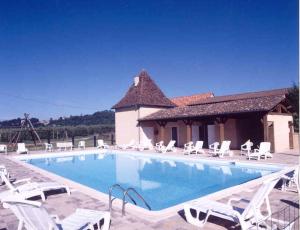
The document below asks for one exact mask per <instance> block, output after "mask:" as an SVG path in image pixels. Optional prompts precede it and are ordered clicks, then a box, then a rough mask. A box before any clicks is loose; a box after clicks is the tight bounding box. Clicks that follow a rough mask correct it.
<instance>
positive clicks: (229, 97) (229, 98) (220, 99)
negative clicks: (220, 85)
mask: <svg viewBox="0 0 300 230" xmlns="http://www.w3.org/2000/svg"><path fill="white" fill-rule="evenodd" d="M288 90H289V89H288V88H283V89H273V90H265V91H259V92H249V93H241V94H233V95H225V96H215V97H210V98H206V99H204V100H203V99H202V100H198V101H194V102H191V103H189V105H200V104H208V103H216V102H224V101H234V100H238V99H247V98H256V97H263V96H273V95H285V94H287V93H288Z"/></svg>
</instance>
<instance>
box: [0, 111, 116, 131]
mask: <svg viewBox="0 0 300 230" xmlns="http://www.w3.org/2000/svg"><path fill="white" fill-rule="evenodd" d="M21 120H22V119H21V118H17V119H12V120H6V121H0V128H2V129H4V128H5V129H6V128H19V127H20V125H21ZM30 121H31V123H32V124H33V126H34V127H49V126H54V125H55V126H80V125H87V126H89V125H109V126H111V125H114V124H115V113H114V112H113V111H111V110H104V111H100V112H95V113H94V114H91V115H80V116H70V117H60V118H58V119H52V118H51V119H50V120H49V122H48V124H47V123H46V122H44V121H40V120H39V119H38V118H30Z"/></svg>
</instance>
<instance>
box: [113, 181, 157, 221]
mask: <svg viewBox="0 0 300 230" xmlns="http://www.w3.org/2000/svg"><path fill="white" fill-rule="evenodd" d="M115 188H118V189H120V190H121V191H122V192H123V198H122V201H123V202H122V215H123V216H124V215H125V204H126V203H127V202H126V196H127V197H128V198H129V199H130V200H131V201H132V202H133V203H134V204H135V205H136V202H135V200H134V199H133V198H132V196H130V195H129V194H128V192H129V191H133V192H134V193H135V195H137V197H138V198H139V199H140V200H142V201H143V203H144V204H145V205H146V206H147V208H148V209H149V210H151V207H150V205H149V204H148V203H147V202H146V200H145V199H144V198H143V197H142V195H141V194H139V193H138V192H137V191H136V190H135V189H134V188H132V187H130V188H127V189H124V188H123V187H122V186H121V185H120V184H114V185H112V186H110V188H109V193H108V199H109V212H111V210H112V202H113V201H114V199H115V198H113V199H112V192H113V190H114V189H115Z"/></svg>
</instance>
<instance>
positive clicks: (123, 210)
mask: <svg viewBox="0 0 300 230" xmlns="http://www.w3.org/2000/svg"><path fill="white" fill-rule="evenodd" d="M129 191H133V192H134V193H135V194H136V195H137V196H138V198H140V200H142V201H143V202H144V204H145V205H146V206H147V208H148V209H149V210H151V207H150V205H149V204H148V203H147V202H146V201H145V199H144V198H143V197H142V196H141V194H139V193H138V192H137V191H136V190H135V189H134V188H127V189H126V190H125V191H124V193H123V204H122V215H123V216H124V215H125V203H126V201H125V198H126V196H128V197H129V198H130V195H129V194H128V192H129ZM134 203H135V202H134ZM135 205H136V203H135Z"/></svg>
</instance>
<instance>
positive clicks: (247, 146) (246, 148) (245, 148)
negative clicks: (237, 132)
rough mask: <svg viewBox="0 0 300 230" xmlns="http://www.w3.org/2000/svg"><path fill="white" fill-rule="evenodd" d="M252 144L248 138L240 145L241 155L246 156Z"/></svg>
mask: <svg viewBox="0 0 300 230" xmlns="http://www.w3.org/2000/svg"><path fill="white" fill-rule="evenodd" d="M252 146H253V143H252V142H251V141H250V140H248V141H246V142H245V143H244V144H242V145H241V155H246V156H248V155H249V154H250V152H251V147H252Z"/></svg>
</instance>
